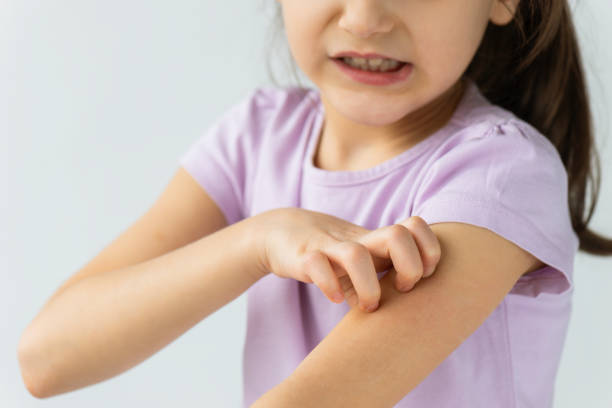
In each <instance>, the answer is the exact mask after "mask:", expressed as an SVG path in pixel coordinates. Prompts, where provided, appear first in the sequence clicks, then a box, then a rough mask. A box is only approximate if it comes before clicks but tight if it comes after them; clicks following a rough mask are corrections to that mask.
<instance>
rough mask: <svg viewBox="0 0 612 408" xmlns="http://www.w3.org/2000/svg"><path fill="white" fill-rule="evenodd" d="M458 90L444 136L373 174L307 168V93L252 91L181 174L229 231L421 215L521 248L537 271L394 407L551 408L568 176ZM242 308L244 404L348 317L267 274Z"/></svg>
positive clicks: (311, 101) (306, 288)
mask: <svg viewBox="0 0 612 408" xmlns="http://www.w3.org/2000/svg"><path fill="white" fill-rule="evenodd" d="M467 81H468V86H467V88H466V91H465V93H464V95H463V98H462V99H461V101H460V103H459V105H458V107H457V109H456V110H455V112H454V114H453V116H452V118H451V119H450V121H449V122H448V123H447V125H446V126H444V127H443V128H441V129H439V130H438V131H436V132H435V133H433V134H432V135H430V136H429V137H428V138H427V139H425V140H423V141H421V142H420V143H418V144H416V145H414V146H413V147H411V148H409V149H408V150H405V151H404V152H402V153H401V154H399V155H397V156H395V157H393V158H391V159H388V160H386V161H384V162H382V163H380V164H378V165H376V166H374V167H370V168H367V169H363V170H357V171H328V170H323V169H320V168H317V167H315V166H314V164H313V152H314V147H315V146H316V143H317V142H318V138H319V136H320V132H321V128H322V124H323V118H324V109H323V106H322V104H321V100H320V95H319V93H318V91H317V90H316V89H310V88H306V89H304V88H298V87H288V88H274V87H259V88H257V89H255V90H254V91H253V92H251V93H250V94H248V95H247V96H246V97H245V98H244V99H243V100H241V101H240V102H239V103H237V104H235V105H233V106H232V107H231V108H229V109H227V111H226V112H225V113H224V114H223V115H222V116H221V117H220V118H219V119H217V120H216V121H215V122H214V123H213V124H212V125H210V126H209V127H208V129H207V131H206V132H204V134H203V135H202V136H201V137H200V138H199V139H197V140H196V141H194V142H193V144H192V145H191V146H190V148H189V149H188V150H187V151H186V152H185V154H184V155H183V156H182V157H181V158H180V165H181V166H183V167H184V168H185V170H187V171H188V172H189V173H190V174H191V175H192V176H193V177H194V178H195V180H197V182H198V183H199V184H200V185H201V186H202V187H203V188H204V189H205V191H206V192H207V193H208V194H209V195H210V196H211V197H212V198H213V199H214V200H215V202H216V203H217V204H218V205H219V207H220V208H221V210H222V211H223V213H224V214H225V217H226V219H227V221H228V223H230V224H232V223H235V222H237V221H239V220H241V219H244V218H246V217H250V216H254V215H256V214H258V213H261V212H263V211H266V210H269V209H272V208H278V207H300V208H305V209H308V210H313V211H319V212H324V213H327V214H330V215H334V216H336V217H339V218H342V219H345V220H347V221H350V222H352V223H354V224H358V225H361V226H363V227H365V228H368V229H371V230H373V229H377V228H380V227H383V226H386V225H391V224H394V223H398V222H400V221H402V220H405V219H406V218H408V217H410V216H413V215H418V216H420V217H422V218H423V219H424V220H425V221H427V223H428V224H434V223H438V222H463V223H469V224H473V225H477V226H480V227H484V228H487V229H489V230H491V231H493V232H495V233H497V234H499V235H500V236H502V237H504V238H506V239H507V240H509V241H512V242H513V243H515V244H516V245H518V246H520V247H521V248H523V249H525V250H527V251H528V252H530V253H531V254H533V255H534V256H536V257H537V258H539V259H540V260H542V262H544V263H545V264H546V266H545V267H543V268H541V269H539V270H537V271H534V272H532V273H529V274H527V275H524V276H522V277H521V278H520V279H519V281H518V282H517V283H516V285H515V286H514V287H513V288H512V290H511V291H510V293H509V294H508V295H506V297H505V298H504V299H503V300H502V302H501V303H500V304H499V305H498V306H497V308H496V309H495V310H494V311H493V313H492V314H491V315H490V316H489V317H488V318H487V319H486V320H485V322H484V323H483V324H482V325H481V326H480V327H479V328H478V329H477V330H476V331H475V332H474V333H473V334H472V335H471V336H470V337H468V339H467V340H465V341H464V342H463V343H462V344H461V345H460V346H459V347H458V348H457V349H455V350H454V351H453V352H452V353H451V354H450V355H449V356H448V357H447V358H446V359H445V360H444V361H443V362H442V364H440V365H439V366H438V367H437V368H436V369H435V370H434V371H433V372H432V373H431V374H430V375H429V376H428V377H427V378H425V379H424V380H423V381H422V382H421V383H420V384H419V385H418V386H417V387H416V388H415V389H413V390H412V391H411V392H410V393H408V394H407V395H406V396H405V397H404V398H403V399H402V400H401V401H400V402H399V403H398V404H397V405H396V407H405V408H407V407H411V408H417V407H418V408H422V407H436V408H445V407H449V408H450V407H452V408H464V407H465V408H475V407H497V408H527V407H529V408H531V407H538V408H543V407H551V406H552V401H553V395H554V384H555V377H556V374H557V369H558V365H559V361H560V357H561V353H562V350H563V346H564V342H565V337H566V332H567V327H568V322H569V318H570V313H571V305H572V304H571V300H572V293H573V290H574V287H573V278H572V276H573V261H574V255H575V253H576V250H577V248H578V238H577V235H576V234H575V233H574V231H573V230H572V226H571V223H570V213H569V208H568V198H567V173H566V171H565V168H564V167H563V163H562V161H561V158H560V156H559V154H558V152H557V151H556V149H555V147H554V146H553V145H552V143H551V142H550V141H549V140H548V139H547V138H546V137H545V136H543V135H542V134H541V133H539V132H538V131H537V130H536V129H535V128H534V127H532V126H531V125H529V124H528V123H527V122H525V121H523V120H521V119H519V118H518V117H516V116H515V115H514V114H513V113H512V112H510V111H508V110H505V109H503V108H501V107H499V106H496V105H493V104H491V103H490V102H489V101H488V100H487V99H486V98H485V97H484V95H483V94H482V93H481V92H480V90H479V89H478V87H477V86H476V84H475V83H474V82H472V81H471V80H469V79H468V80H467ZM490 272H491V273H495V270H491V271H490ZM384 273H386V272H382V273H381V274H384ZM381 274H379V278H380V277H381V276H382V275H381ZM247 304H248V317H247V334H246V339H245V343H244V354H243V358H244V360H243V379H244V383H243V386H244V394H243V405H244V406H245V407H247V406H249V405H250V404H252V403H253V402H254V401H255V400H256V399H257V398H259V397H260V396H261V395H262V394H263V393H265V392H266V391H267V390H269V389H270V388H272V387H274V386H275V385H277V384H278V383H280V382H281V381H283V380H284V379H285V378H286V377H287V376H288V375H289V374H291V373H292V372H293V371H294V370H295V368H296V367H297V366H298V365H299V363H300V362H301V361H302V360H303V359H304V358H305V357H306V355H307V354H308V353H310V351H311V350H312V349H313V348H314V347H315V346H316V345H317V344H318V343H319V342H320V341H321V340H322V339H323V338H325V336H326V335H327V334H328V333H329V332H330V331H331V330H332V329H333V328H334V326H336V324H337V323H338V322H339V321H340V320H341V319H342V317H343V316H344V315H345V314H346V313H347V312H348V311H349V310H350V308H349V306H348V305H347V304H346V302H345V303H342V304H335V303H332V302H330V301H329V300H328V299H327V298H326V297H325V295H324V294H323V293H322V292H321V291H320V289H319V288H317V287H316V286H315V285H313V284H306V283H303V282H299V281H296V280H293V279H285V278H280V277H278V276H276V275H274V274H269V275H267V276H266V277H264V278H262V279H261V280H259V281H258V282H257V283H255V284H254V285H253V286H252V287H251V288H249V290H248V292H247ZM398 352H399V350H398ZM409 369H410V367H406V370H409Z"/></svg>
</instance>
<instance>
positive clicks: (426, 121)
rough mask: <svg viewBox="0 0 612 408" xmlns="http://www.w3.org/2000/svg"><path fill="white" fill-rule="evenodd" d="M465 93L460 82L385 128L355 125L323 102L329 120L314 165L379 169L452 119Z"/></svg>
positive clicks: (338, 168) (316, 151)
mask: <svg viewBox="0 0 612 408" xmlns="http://www.w3.org/2000/svg"><path fill="white" fill-rule="evenodd" d="M464 90H465V81H463V80H460V81H458V82H457V83H456V84H455V85H454V86H453V87H451V88H450V89H449V90H448V91H447V92H445V93H444V94H442V95H440V96H439V97H438V98H436V99H435V100H433V101H432V102H431V103H429V104H427V105H426V106H423V107H421V108H419V109H418V110H416V111H414V112H411V113H409V114H408V115H406V116H404V117H403V118H402V119H401V120H399V121H397V122H395V123H392V124H389V125H385V126H367V125H362V124H359V123H355V122H353V121H351V120H349V119H348V118H346V117H345V116H343V115H340V114H339V113H338V112H336V111H335V110H334V109H333V107H331V106H329V104H328V103H326V101H325V100H324V99H322V102H323V105H324V108H325V113H326V117H325V119H324V123H323V126H322V128H321V135H320V137H319V142H318V145H317V146H316V148H315V153H314V165H315V166H316V167H319V168H322V169H329V170H342V169H348V170H351V169H362V168H369V167H372V166H375V165H376V164H378V163H381V162H383V161H385V160H387V159H389V158H392V157H394V156H396V155H398V154H399V153H401V152H403V151H405V150H407V149H409V148H410V147H412V146H414V145H416V144H417V143H419V142H421V141H422V140H424V139H426V138H427V137H428V136H429V135H431V134H432V133H434V132H436V131H437V130H438V129H440V128H442V127H443V126H445V125H446V124H447V122H448V120H449V119H450V118H451V117H452V115H453V113H454V112H455V109H456V108H457V105H458V103H459V101H460V100H461V97H462V96H463V93H464Z"/></svg>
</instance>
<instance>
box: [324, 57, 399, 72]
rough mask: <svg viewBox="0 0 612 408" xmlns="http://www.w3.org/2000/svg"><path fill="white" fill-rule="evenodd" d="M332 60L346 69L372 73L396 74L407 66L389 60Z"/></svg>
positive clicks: (340, 58) (356, 58) (342, 58)
mask: <svg viewBox="0 0 612 408" xmlns="http://www.w3.org/2000/svg"><path fill="white" fill-rule="evenodd" d="M332 59H333V60H334V61H337V62H338V63H340V64H342V65H344V66H346V67H348V68H352V69H357V70H361V71H367V72H373V73H377V72H378V73H387V72H398V71H401V70H402V68H404V66H406V65H407V64H409V63H408V62H405V61H399V60H393V59H390V58H359V57H332Z"/></svg>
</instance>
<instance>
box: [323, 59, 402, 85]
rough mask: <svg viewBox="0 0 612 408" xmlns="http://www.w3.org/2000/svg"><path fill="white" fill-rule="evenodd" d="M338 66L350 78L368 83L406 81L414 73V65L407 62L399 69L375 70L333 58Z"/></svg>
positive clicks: (383, 83) (381, 83)
mask: <svg viewBox="0 0 612 408" xmlns="http://www.w3.org/2000/svg"><path fill="white" fill-rule="evenodd" d="M332 61H333V62H334V63H335V64H336V66H337V67H338V68H339V69H340V70H341V71H342V72H343V73H344V74H346V75H347V76H348V77H349V78H351V79H352V80H354V81H357V82H361V83H363V84H367V85H377V86H389V85H393V84H397V83H400V82H404V81H406V80H407V79H408V78H409V77H410V76H411V75H410V74H411V73H412V69H413V66H412V64H411V63H406V64H405V65H404V66H403V67H402V68H401V69H400V70H399V71H394V72H373V71H363V70H361V69H357V68H353V67H351V66H350V65H347V64H345V63H344V62H342V59H332Z"/></svg>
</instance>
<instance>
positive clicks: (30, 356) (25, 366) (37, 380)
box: [17, 339, 51, 399]
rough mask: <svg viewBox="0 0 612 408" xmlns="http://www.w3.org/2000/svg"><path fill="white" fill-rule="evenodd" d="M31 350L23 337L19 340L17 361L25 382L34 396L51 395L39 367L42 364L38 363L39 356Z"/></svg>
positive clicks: (43, 396)
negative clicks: (46, 388)
mask: <svg viewBox="0 0 612 408" xmlns="http://www.w3.org/2000/svg"><path fill="white" fill-rule="evenodd" d="M31 350H32V349H31V348H30V347H27V346H26V343H25V342H24V341H23V339H21V340H20V341H19V344H18V346H17V361H18V363H19V370H20V372H21V378H22V380H23V383H24V385H25V387H26V389H27V390H28V392H29V393H30V395H32V396H33V397H35V398H38V399H43V398H47V397H50V396H51V395H50V394H48V392H47V391H46V390H45V386H44V383H45V382H44V381H43V378H44V376H42V375H41V372H40V371H41V370H40V369H39V367H40V364H37V359H38V357H36V353H33V352H32V351H31ZM37 367H38V368H37Z"/></svg>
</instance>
